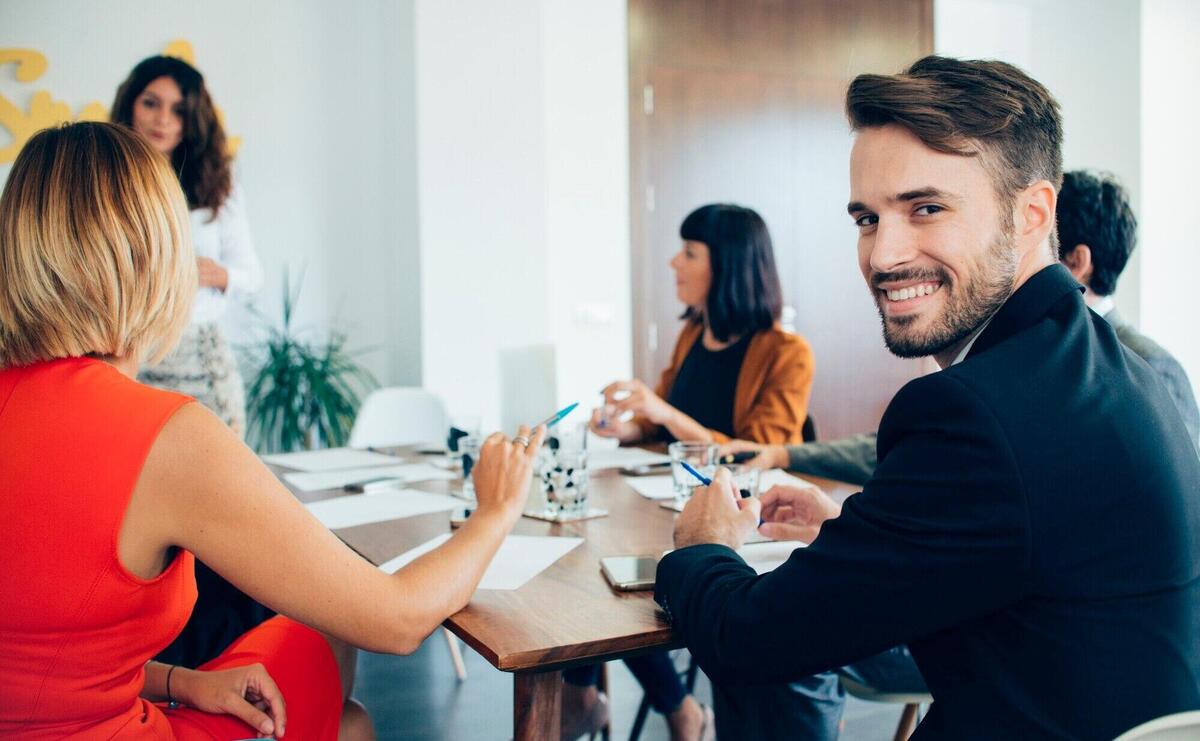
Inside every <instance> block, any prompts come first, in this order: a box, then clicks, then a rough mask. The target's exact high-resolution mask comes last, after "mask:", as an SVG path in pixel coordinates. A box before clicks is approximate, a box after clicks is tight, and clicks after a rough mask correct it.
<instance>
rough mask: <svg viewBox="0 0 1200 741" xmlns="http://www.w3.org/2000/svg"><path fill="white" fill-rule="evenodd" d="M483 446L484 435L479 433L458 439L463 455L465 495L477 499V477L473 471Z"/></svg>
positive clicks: (463, 491) (470, 498)
mask: <svg viewBox="0 0 1200 741" xmlns="http://www.w3.org/2000/svg"><path fill="white" fill-rule="evenodd" d="M482 446H483V436H482V435H480V434H479V433H473V434H470V435H467V436H466V437H464V438H460V439H459V441H458V450H459V453H460V454H461V455H462V471H463V485H462V493H463V497H464V498H466V499H469V500H471V501H472V502H473V501H475V479H474V478H473V477H472V475H471V474H472V473H473V472H474V469H475V464H476V463H478V462H479V449H480V448H481V447H482Z"/></svg>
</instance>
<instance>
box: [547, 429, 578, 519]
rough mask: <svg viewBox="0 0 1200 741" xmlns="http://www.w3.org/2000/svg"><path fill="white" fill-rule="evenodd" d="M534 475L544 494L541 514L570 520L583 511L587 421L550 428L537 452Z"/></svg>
mask: <svg viewBox="0 0 1200 741" xmlns="http://www.w3.org/2000/svg"><path fill="white" fill-rule="evenodd" d="M537 466H538V478H539V480H540V481H541V483H542V494H543V495H544V497H545V512H544V513H545V515H546V516H547V517H549V518H552V519H559V520H570V519H577V518H580V517H582V516H583V515H584V514H586V513H587V502H588V451H587V425H586V424H576V425H563V424H559V425H558V426H557V427H556V428H552V429H551V431H550V436H549V437H548V438H547V439H546V443H545V445H543V446H542V449H541V450H540V451H539V452H538V460H537Z"/></svg>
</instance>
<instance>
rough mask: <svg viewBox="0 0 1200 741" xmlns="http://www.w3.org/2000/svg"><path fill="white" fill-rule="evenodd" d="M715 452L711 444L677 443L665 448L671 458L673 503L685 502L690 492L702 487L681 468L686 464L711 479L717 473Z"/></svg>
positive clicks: (715, 449) (690, 494)
mask: <svg viewBox="0 0 1200 741" xmlns="http://www.w3.org/2000/svg"><path fill="white" fill-rule="evenodd" d="M717 450H718V447H717V446H716V445H715V444H713V443H697V442H677V443H671V444H670V445H668V446H667V453H669V454H670V456H671V477H672V480H673V481H674V484H675V501H677V502H686V501H687V500H689V499H691V498H692V490H693V489H695V488H696V487H697V486H703V485H704V484H702V483H701V482H700V480H699V479H697V478H696V477H695V476H693V475H692V474H691V473H689V472H688V470H687V469H685V468H684V467H683V465H682V464H683V463H684V462H686V463H687V464H688V465H690V466H691V467H692V468H694V469H696V471H698V472H699V473H700V475H702V476H704V477H705V478H709V479H711V478H712V477H713V474H715V473H716V471H717Z"/></svg>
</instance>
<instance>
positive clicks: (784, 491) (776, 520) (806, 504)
mask: <svg viewBox="0 0 1200 741" xmlns="http://www.w3.org/2000/svg"><path fill="white" fill-rule="evenodd" d="M761 499H762V519H763V524H762V525H760V526H759V528H758V531H759V532H760V533H762V534H763V535H765V536H766V537H768V538H770V539H772V540H799V541H801V542H803V543H811V542H813V540H815V539H816V537H817V534H818V533H820V532H821V525H822V524H823V523H824V522H825V521H826V520H832V519H834V518H835V517H837V516H838V515H840V514H841V513H842V506H841V505H840V504H838V503H837V502H835V501H833V499H831V498H830V497H829V495H828V494H826V493H825V492H823V491H821V490H820V489H818V488H817V487H815V486H803V487H801V486H772V487H771V488H770V489H769V490H767V493H766V494H763V495H762V497H761Z"/></svg>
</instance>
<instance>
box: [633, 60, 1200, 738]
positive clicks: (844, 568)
mask: <svg viewBox="0 0 1200 741" xmlns="http://www.w3.org/2000/svg"><path fill="white" fill-rule="evenodd" d="M846 108H847V113H848V115H849V118H850V122H851V125H852V127H853V129H854V130H855V132H856V139H855V143H854V149H853V152H852V155H851V166H850V181H851V196H850V201H851V202H850V205H849V210H850V214H851V217H852V218H853V219H854V222H855V224H856V225H857V227H858V229H859V243H858V248H859V249H858V253H859V264H860V267H861V269H862V272H863V276H864V278H865V279H866V282H867V284H868V287H869V289H870V290H871V293H872V295H873V296H874V298H875V300H876V303H877V304H878V307H879V312H880V316H881V318H882V323H883V332H884V339H885V342H886V344H887V346H888V348H889V349H890V350H891V351H892V352H893V353H895V354H897V355H900V356H903V357H922V356H932V357H933V358H934V359H936V360H937V362H938V364H939V365H940V366H941V368H942V369H943V370H942V371H941V372H938V373H933V374H930V375H927V376H924V377H922V378H918V379H916V380H914V381H912V382H910V383H909V384H907V385H906V386H905V387H904V388H903V389H901V390H900V392H899V393H898V394H897V395H896V397H895V398H894V399H893V400H892V403H891V404H890V405H889V407H888V409H887V411H886V413H885V414H884V417H883V420H882V422H881V424H880V430H879V448H878V450H879V463H878V466H877V468H876V469H875V472H874V475H873V476H872V478H871V479H870V481H868V482H867V484H866V485H865V486H864V488H863V490H862V492H861V493H859V494H856V495H854V496H852V497H850V498H849V499H847V500H846V502H845V505H844V506H843V507H838V506H837V505H836V504H835V503H833V502H832V501H831V500H829V499H828V498H827V497H824V495H821V494H820V493H819V492H817V493H814V492H813V490H800V489H793V490H787V489H780V488H776V489H773V490H772V491H770V492H768V493H767V494H766V495H764V497H763V500H762V502H761V507H760V503H759V502H758V501H756V500H740V499H738V498H737V497H736V496H735V495H734V493H733V491H732V488H731V486H730V484H729V478H728V475H727V474H726V473H724V472H722V473H720V474H718V477H717V479H716V481H715V482H714V484H713V485H712V486H710V487H708V488H707V489H702V490H699V491H698V493H697V494H696V496H695V497H693V499H692V501H691V502H690V503H689V504H688V506H687V508H686V509H685V510H684V512H683V514H682V515H680V517H679V520H678V521H677V523H676V530H675V541H676V545H677V550H676V551H675V552H673V553H671V554H669V555H668V556H666V557H665V558H664V559H663V560H662V562H661V563H660V564H659V570H658V583H657V586H656V591H655V597H656V599H657V600H658V602H659V604H660V605H662V607H663V609H664V610H665V612H666V613H667V615H668V617H669V618H670V619H671V620H672V622H673V624H674V626H675V628H676V630H677V631H678V632H679V634H680V635H681V637H682V638H683V640H684V642H685V643H686V644H687V646H688V648H689V649H691V651H692V653H693V654H694V655H695V657H696V659H697V661H698V662H699V663H700V666H701V667H702V668H703V669H704V670H705V671H706V672H707V673H708V674H709V676H710V677H711V678H712V679H713V681H714V682H718V683H733V684H736V683H760V682H781V681H787V680H790V679H794V678H797V677H801V676H805V675H808V674H812V673H814V672H818V671H824V670H829V669H831V668H834V667H838V666H842V665H844V664H848V663H851V662H854V661H856V660H858V659H862V658H865V657H868V656H871V655H873V654H876V653H878V652H880V651H883V650H884V649H888V648H890V647H892V646H896V645H899V644H905V643H907V644H908V645H909V647H910V648H911V650H912V654H913V656H914V658H915V659H916V662H917V664H918V666H919V667H920V669H921V672H922V674H923V675H924V677H925V679H926V682H927V684H928V686H929V688H930V691H931V692H932V694H933V696H934V698H935V702H934V705H933V707H932V709H931V710H930V712H929V714H928V715H927V716H926V719H925V721H924V722H923V723H922V724H921V726H920V728H919V729H918V731H917V735H916V738H919V739H959V738H972V739H993V738H994V739H1013V738H1021V739H1038V738H1089V739H1090V738H1112V737H1114V736H1116V735H1118V734H1120V733H1121V732H1123V731H1125V730H1126V729H1128V728H1130V727H1132V726H1134V725H1136V724H1138V723H1141V722H1143V721H1145V720H1147V719H1150V718H1152V717H1156V716H1159V715H1163V714H1167V713H1172V712H1179V711H1184V710H1192V709H1197V708H1200V537H1198V536H1197V533H1200V500H1198V498H1197V496H1196V492H1197V491H1198V490H1200V459H1198V458H1197V456H1196V454H1195V451H1194V449H1193V448H1192V445H1191V444H1190V443H1189V441H1188V439H1187V437H1188V436H1187V433H1186V431H1185V429H1184V427H1183V422H1182V421H1181V419H1180V417H1179V415H1178V413H1176V412H1175V411H1174V408H1173V406H1172V401H1171V399H1170V398H1169V396H1168V395H1167V393H1166V391H1165V390H1164V388H1163V387H1162V385H1161V384H1159V383H1157V382H1156V381H1154V378H1153V371H1152V370H1151V368H1150V367H1149V366H1148V365H1147V364H1146V363H1145V362H1144V361H1142V360H1141V359H1140V358H1138V357H1137V356H1136V355H1135V354H1133V353H1132V352H1130V351H1129V350H1128V349H1126V348H1125V347H1124V346H1123V345H1122V344H1121V343H1120V342H1119V341H1118V339H1117V336H1116V334H1115V332H1114V330H1113V328H1112V327H1111V326H1109V324H1108V323H1106V322H1105V321H1104V320H1102V319H1100V318H1099V317H1097V316H1096V315H1095V314H1093V313H1091V312H1089V311H1088V310H1087V307H1086V306H1085V304H1084V301H1083V296H1082V295H1081V292H1080V287H1079V285H1078V284H1077V283H1076V282H1075V280H1074V279H1073V278H1072V277H1071V275H1070V274H1069V273H1068V272H1067V270H1066V269H1065V268H1064V267H1063V266H1062V265H1059V264H1058V260H1057V258H1058V254H1057V243H1056V238H1055V216H1054V215H1055V203H1056V197H1057V189H1058V187H1059V184H1060V182H1061V179H1062V168H1061V161H1062V158H1061V139H1062V133H1061V131H1062V127H1061V121H1060V117H1059V111H1058V105H1057V103H1056V102H1055V101H1054V99H1053V98H1052V97H1051V96H1050V94H1049V92H1048V91H1047V90H1046V89H1045V88H1044V87H1043V86H1042V85H1040V84H1039V83H1037V82H1036V81H1034V80H1032V79H1030V78H1029V77H1028V76H1026V75H1025V74H1024V73H1022V72H1021V71H1020V70H1017V69H1016V68H1014V67H1012V66H1010V65H1007V64H1003V63H999V62H966V61H958V60H951V59H944V58H939V57H928V58H926V59H923V60H920V61H918V62H917V63H916V64H914V65H913V66H912V67H911V68H909V69H908V70H906V71H905V72H904V73H902V74H900V75H894V76H880V75H863V76H860V77H859V78H857V79H856V80H855V81H854V83H852V84H851V86H850V89H849V91H848V93H847V103H846ZM760 509H761V512H760ZM760 516H761V517H762V518H763V519H764V520H765V521H766V523H765V524H764V525H763V531H764V533H766V534H769V535H771V536H772V537H794V538H799V539H805V540H808V539H811V538H812V537H813V533H818V534H817V536H816V538H815V540H813V542H812V544H811V545H810V546H809V547H808V548H804V549H798V550H796V551H795V552H794V553H793V555H792V557H791V558H790V559H789V560H788V561H787V563H785V564H784V565H783V566H781V567H779V568H778V569H776V570H775V571H773V572H771V573H769V574H766V575H763V576H761V577H759V576H756V575H755V573H754V571H753V570H752V569H751V568H750V567H748V566H747V565H746V564H745V563H744V562H743V561H742V559H741V558H739V557H738V555H737V554H736V553H735V552H734V549H736V548H737V547H739V546H740V544H741V543H742V542H743V540H744V539H745V537H746V536H748V535H749V534H750V533H752V532H753V531H754V529H755V527H756V525H757V523H758V520H759V517H760Z"/></svg>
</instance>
